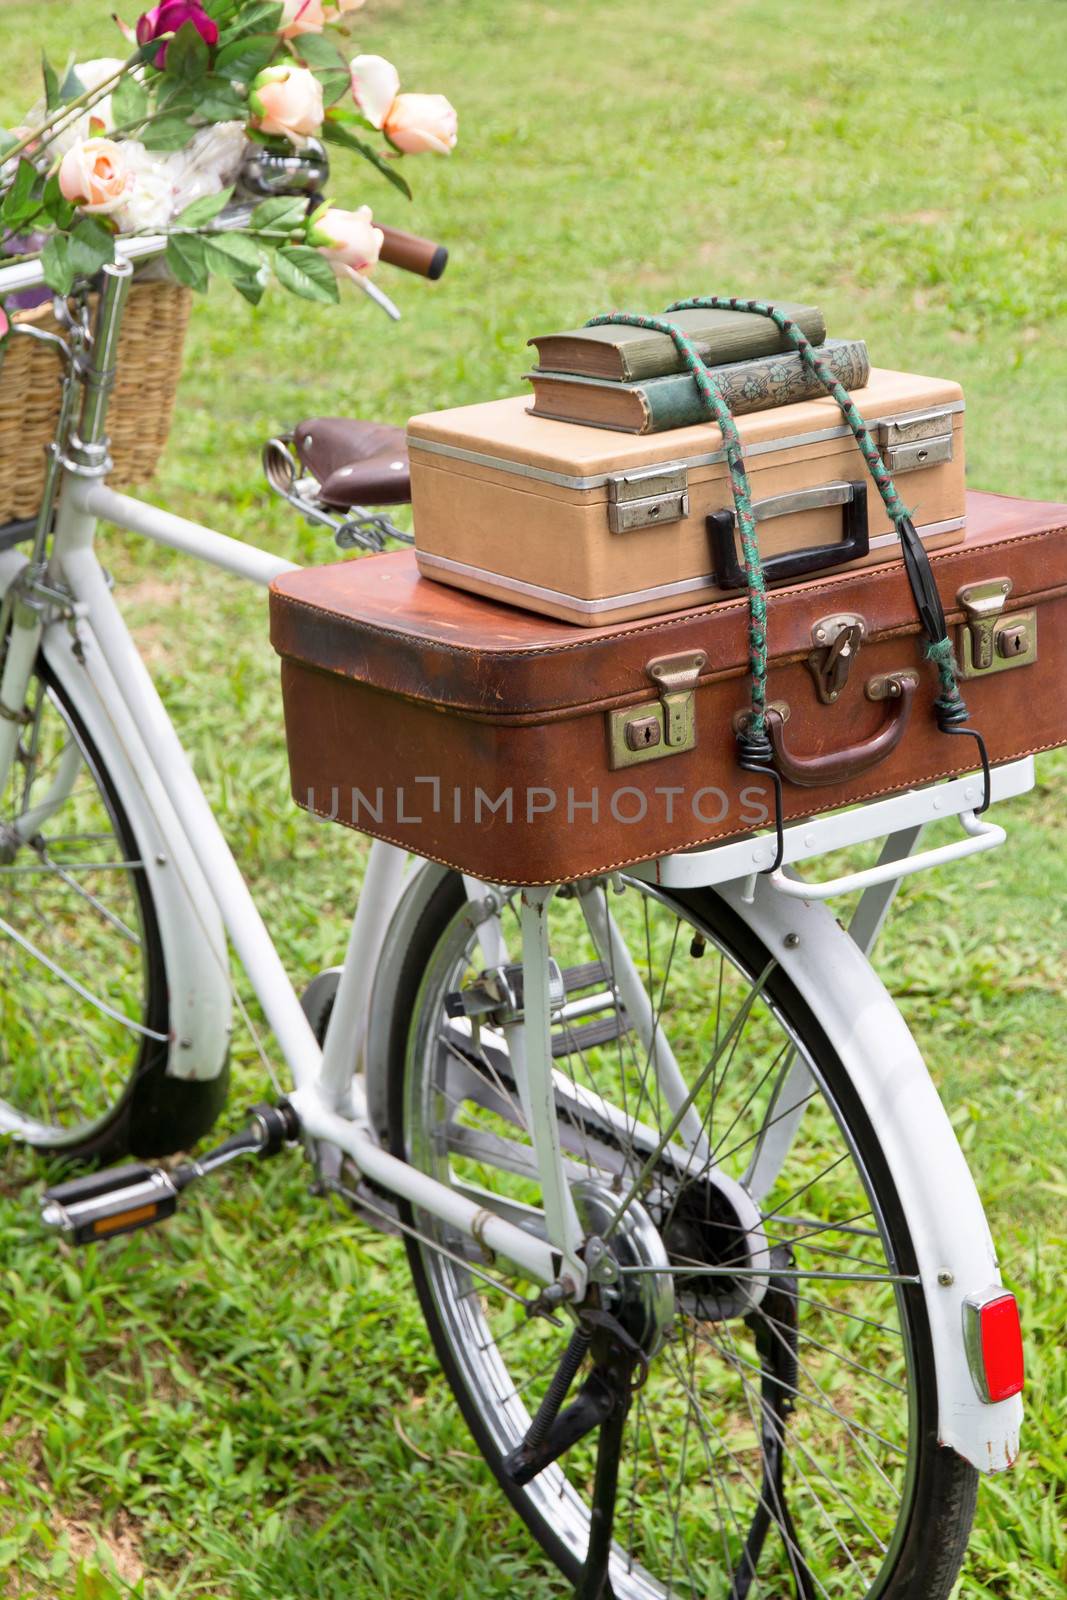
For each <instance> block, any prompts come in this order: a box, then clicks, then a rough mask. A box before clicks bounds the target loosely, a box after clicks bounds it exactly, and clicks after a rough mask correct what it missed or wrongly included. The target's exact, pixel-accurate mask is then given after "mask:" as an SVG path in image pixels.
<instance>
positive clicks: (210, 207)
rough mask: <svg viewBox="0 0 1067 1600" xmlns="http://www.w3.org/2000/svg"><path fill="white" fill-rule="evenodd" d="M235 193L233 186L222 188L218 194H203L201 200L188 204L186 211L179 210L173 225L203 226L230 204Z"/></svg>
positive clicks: (178, 226)
mask: <svg viewBox="0 0 1067 1600" xmlns="http://www.w3.org/2000/svg"><path fill="white" fill-rule="evenodd" d="M232 195H233V188H232V186H231V187H230V188H229V189H222V190H220V191H219V193H218V194H202V195H201V196H200V199H199V200H194V201H193V202H192V204H191V205H188V206H186V208H185V210H184V211H179V213H178V215H177V216H176V217H175V218H174V221H173V223H172V224H171V226H172V227H175V228H201V227H203V225H204V223H205V222H210V221H211V219H212V217H217V216H218V214H219V212H220V211H221V210H222V208H223V207H224V206H226V205H228V204H229V202H230V199H231V197H232Z"/></svg>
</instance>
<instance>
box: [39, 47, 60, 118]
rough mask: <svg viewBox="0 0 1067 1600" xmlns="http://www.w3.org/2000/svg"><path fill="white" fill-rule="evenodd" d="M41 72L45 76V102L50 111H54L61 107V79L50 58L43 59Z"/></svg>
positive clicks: (44, 57) (43, 56) (43, 57)
mask: <svg viewBox="0 0 1067 1600" xmlns="http://www.w3.org/2000/svg"><path fill="white" fill-rule="evenodd" d="M41 71H42V73H43V74H44V101H45V105H46V106H47V107H48V109H49V111H54V110H55V109H56V107H57V106H58V105H59V103H60V100H59V77H58V75H57V73H56V69H55V67H54V66H53V65H52V63H51V62H50V61H49V59H48V57H47V56H45V55H42V57H41Z"/></svg>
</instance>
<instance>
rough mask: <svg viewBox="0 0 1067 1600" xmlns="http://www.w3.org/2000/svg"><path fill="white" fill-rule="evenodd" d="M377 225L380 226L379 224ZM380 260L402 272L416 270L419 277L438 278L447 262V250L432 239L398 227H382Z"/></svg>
mask: <svg viewBox="0 0 1067 1600" xmlns="http://www.w3.org/2000/svg"><path fill="white" fill-rule="evenodd" d="M379 226H381V225H380V224H379ZM382 232H383V234H384V235H385V238H384V240H383V241H382V254H381V259H382V261H386V262H388V264H389V265H390V266H391V267H400V268H402V270H403V271H404V272H416V273H418V275H419V276H420V277H421V278H439V277H440V276H441V274H442V272H444V270H445V267H446V266H447V264H448V251H447V250H446V249H445V247H444V245H443V244H434V242H433V240H432V239H421V238H420V237H419V235H418V234H417V233H404V232H403V230H402V229H400V228H385V227H383V228H382Z"/></svg>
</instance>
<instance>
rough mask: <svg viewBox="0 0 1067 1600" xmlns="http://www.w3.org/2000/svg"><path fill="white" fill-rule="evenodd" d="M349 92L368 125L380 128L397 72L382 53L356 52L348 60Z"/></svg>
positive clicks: (394, 91) (393, 93)
mask: <svg viewBox="0 0 1067 1600" xmlns="http://www.w3.org/2000/svg"><path fill="white" fill-rule="evenodd" d="M349 71H350V72H351V74H352V95H353V97H354V99H355V102H356V104H357V106H358V107H359V109H360V110H361V111H362V113H363V115H364V116H365V117H366V119H367V121H368V122H369V123H370V125H371V127H372V128H380V127H381V125H382V123H383V122H384V121H385V119H386V117H387V116H388V115H389V112H390V110H391V108H392V104H393V101H394V100H395V99H396V97H397V93H398V91H399V89H400V74H399V72H398V71H397V70H396V68H395V67H394V66H393V63H392V62H391V61H386V59H385V57H384V56H356V57H355V59H354V60H353V61H351V62H350V63H349Z"/></svg>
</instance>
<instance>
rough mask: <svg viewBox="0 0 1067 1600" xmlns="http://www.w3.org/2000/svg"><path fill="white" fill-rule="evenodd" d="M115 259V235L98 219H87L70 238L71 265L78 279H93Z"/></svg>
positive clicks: (84, 219) (80, 223)
mask: <svg viewBox="0 0 1067 1600" xmlns="http://www.w3.org/2000/svg"><path fill="white" fill-rule="evenodd" d="M114 259H115V235H114V234H113V233H112V232H111V230H110V228H107V227H105V226H104V224H103V223H102V222H101V221H100V220H99V218H97V217H85V218H83V220H82V221H81V222H79V223H78V226H77V227H76V228H75V230H74V232H73V233H72V234H71V236H70V265H71V270H72V271H73V273H74V276H75V277H76V278H92V277H95V275H96V274H97V273H98V272H99V271H100V268H101V267H103V266H106V264H107V263H108V262H109V261H114Z"/></svg>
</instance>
